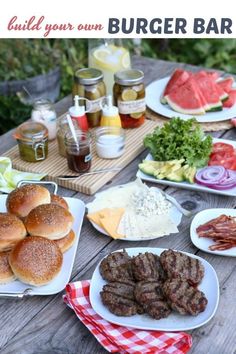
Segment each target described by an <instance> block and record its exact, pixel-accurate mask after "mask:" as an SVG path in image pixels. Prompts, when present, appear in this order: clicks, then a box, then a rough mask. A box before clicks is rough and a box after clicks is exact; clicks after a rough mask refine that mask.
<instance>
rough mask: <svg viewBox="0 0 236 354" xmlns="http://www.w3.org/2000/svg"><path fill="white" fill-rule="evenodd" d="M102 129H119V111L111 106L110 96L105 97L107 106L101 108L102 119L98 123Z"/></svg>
mask: <svg viewBox="0 0 236 354" xmlns="http://www.w3.org/2000/svg"><path fill="white" fill-rule="evenodd" d="M100 126H102V127H121V120H120V116H119V111H118V108H117V107H116V106H113V104H112V96H111V95H109V96H107V104H106V105H104V106H102V118H101V121H100Z"/></svg>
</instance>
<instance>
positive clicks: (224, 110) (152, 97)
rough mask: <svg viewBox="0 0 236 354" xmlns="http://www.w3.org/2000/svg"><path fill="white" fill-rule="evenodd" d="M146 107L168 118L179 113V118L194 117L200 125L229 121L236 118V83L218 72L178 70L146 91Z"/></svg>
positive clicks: (155, 82) (230, 77)
mask: <svg viewBox="0 0 236 354" xmlns="http://www.w3.org/2000/svg"><path fill="white" fill-rule="evenodd" d="M146 103H147V106H148V107H149V108H151V109H152V110H153V111H154V112H156V113H159V114H161V115H163V116H165V117H167V118H172V117H173V116H174V115H175V116H176V112H178V116H179V117H180V118H182V119H185V120H187V119H190V118H191V117H193V116H194V117H196V119H197V121H198V122H200V123H207V122H208V123H209V122H217V121H223V120H228V119H231V118H234V117H235V116H236V83H235V81H234V78H233V77H232V76H227V77H221V76H219V73H217V72H216V71H204V70H201V71H198V72H196V73H193V72H190V71H186V70H183V69H176V70H175V71H174V72H173V74H172V75H171V76H170V77H166V78H164V79H161V80H157V81H154V82H152V83H151V84H150V85H149V86H148V87H147V89H146Z"/></svg>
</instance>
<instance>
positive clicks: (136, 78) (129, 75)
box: [113, 69, 146, 128]
mask: <svg viewBox="0 0 236 354" xmlns="http://www.w3.org/2000/svg"><path fill="white" fill-rule="evenodd" d="M114 80H115V84H114V88H113V97H114V103H115V105H116V106H118V109H119V114H120V118H121V123H122V128H137V127H139V126H140V125H142V124H143V123H144V121H145V111H146V104H145V86H144V83H143V81H144V74H143V72H142V71H141V70H135V69H129V70H122V71H118V72H117V73H115V75H114Z"/></svg>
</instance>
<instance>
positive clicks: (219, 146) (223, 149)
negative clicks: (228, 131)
mask: <svg viewBox="0 0 236 354" xmlns="http://www.w3.org/2000/svg"><path fill="white" fill-rule="evenodd" d="M212 153H213V154H222V153H223V154H225V153H228V154H230V155H233V154H234V147H233V146H232V145H230V144H226V143H215V144H213V150H212Z"/></svg>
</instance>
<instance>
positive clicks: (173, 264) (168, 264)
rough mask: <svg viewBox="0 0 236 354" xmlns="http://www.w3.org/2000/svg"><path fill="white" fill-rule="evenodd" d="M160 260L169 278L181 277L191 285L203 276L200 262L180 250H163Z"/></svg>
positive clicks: (198, 281)
mask: <svg viewBox="0 0 236 354" xmlns="http://www.w3.org/2000/svg"><path fill="white" fill-rule="evenodd" d="M160 261H161V264H162V267H163V268H164V270H165V272H166V273H167V277H168V278H169V279H171V278H181V279H183V280H187V281H188V282H189V283H190V284H192V285H197V284H199V283H200V282H201V280H202V278H203V276H204V267H203V265H202V264H201V262H200V261H199V260H198V259H196V258H192V257H189V256H187V255H186V254H183V253H181V252H177V251H173V250H167V251H164V252H162V254H161V256H160Z"/></svg>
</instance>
